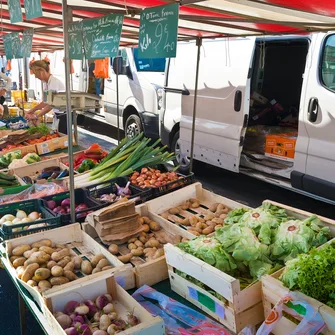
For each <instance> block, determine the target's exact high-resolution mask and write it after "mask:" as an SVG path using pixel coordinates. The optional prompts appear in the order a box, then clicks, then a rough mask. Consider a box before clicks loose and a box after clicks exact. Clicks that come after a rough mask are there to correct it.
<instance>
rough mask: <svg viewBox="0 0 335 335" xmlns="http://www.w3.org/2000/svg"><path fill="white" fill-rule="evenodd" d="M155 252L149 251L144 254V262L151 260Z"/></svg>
mask: <svg viewBox="0 0 335 335" xmlns="http://www.w3.org/2000/svg"><path fill="white" fill-rule="evenodd" d="M156 251H157V250H151V251H149V252H147V253H146V254H145V257H146V260H149V259H152V257H153V255H154V254H155V253H156Z"/></svg>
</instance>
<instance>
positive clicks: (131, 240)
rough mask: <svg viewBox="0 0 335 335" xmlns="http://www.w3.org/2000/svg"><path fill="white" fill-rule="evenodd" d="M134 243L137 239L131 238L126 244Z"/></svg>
mask: <svg viewBox="0 0 335 335" xmlns="http://www.w3.org/2000/svg"><path fill="white" fill-rule="evenodd" d="M135 241H137V237H133V238H131V239H130V240H129V241H128V244H130V243H135Z"/></svg>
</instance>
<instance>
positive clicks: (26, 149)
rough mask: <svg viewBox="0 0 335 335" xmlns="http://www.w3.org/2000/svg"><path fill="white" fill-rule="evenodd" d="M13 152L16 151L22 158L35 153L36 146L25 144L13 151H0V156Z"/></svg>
mask: <svg viewBox="0 0 335 335" xmlns="http://www.w3.org/2000/svg"><path fill="white" fill-rule="evenodd" d="M13 151H18V152H20V153H21V155H22V157H23V156H24V155H26V154H30V153H36V152H37V151H36V146H35V144H27V145H25V146H24V147H22V148H14V149H9V150H5V151H0V156H3V155H5V154H8V153H9V152H13Z"/></svg>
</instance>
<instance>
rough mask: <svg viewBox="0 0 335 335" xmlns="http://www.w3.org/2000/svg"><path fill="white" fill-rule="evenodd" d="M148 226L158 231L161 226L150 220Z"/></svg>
mask: <svg viewBox="0 0 335 335" xmlns="http://www.w3.org/2000/svg"><path fill="white" fill-rule="evenodd" d="M149 227H150V229H151V230H152V231H158V230H160V229H161V226H160V225H159V224H158V223H157V222H155V221H150V223H149Z"/></svg>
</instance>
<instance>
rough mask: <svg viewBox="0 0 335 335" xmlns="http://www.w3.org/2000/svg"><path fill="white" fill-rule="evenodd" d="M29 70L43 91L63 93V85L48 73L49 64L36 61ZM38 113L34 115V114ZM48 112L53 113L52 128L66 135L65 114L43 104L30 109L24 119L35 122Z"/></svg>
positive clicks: (44, 61)
mask: <svg viewBox="0 0 335 335" xmlns="http://www.w3.org/2000/svg"><path fill="white" fill-rule="evenodd" d="M29 68H30V70H31V71H32V72H33V74H34V75H35V77H36V78H37V79H39V80H41V81H42V82H43V83H44V91H45V92H47V91H54V92H62V91H65V85H64V83H63V82H62V81H61V80H59V79H58V78H56V77H54V76H53V75H52V74H51V73H50V63H49V62H48V61H46V60H37V61H35V62H33V63H31V64H30V65H29ZM37 111H39V113H37V114H35V112H37ZM50 111H53V112H54V122H53V125H52V128H53V129H54V130H57V129H58V131H60V132H61V133H63V134H66V133H67V127H66V113H61V112H60V111H59V110H57V109H55V108H53V107H51V106H50V105H48V104H47V103H45V102H41V103H40V104H38V105H37V106H36V107H34V108H32V109H30V110H29V111H28V112H27V113H26V115H25V116H26V118H27V119H30V120H37V119H38V118H40V117H42V116H44V115H45V114H47V113H49V112H50Z"/></svg>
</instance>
